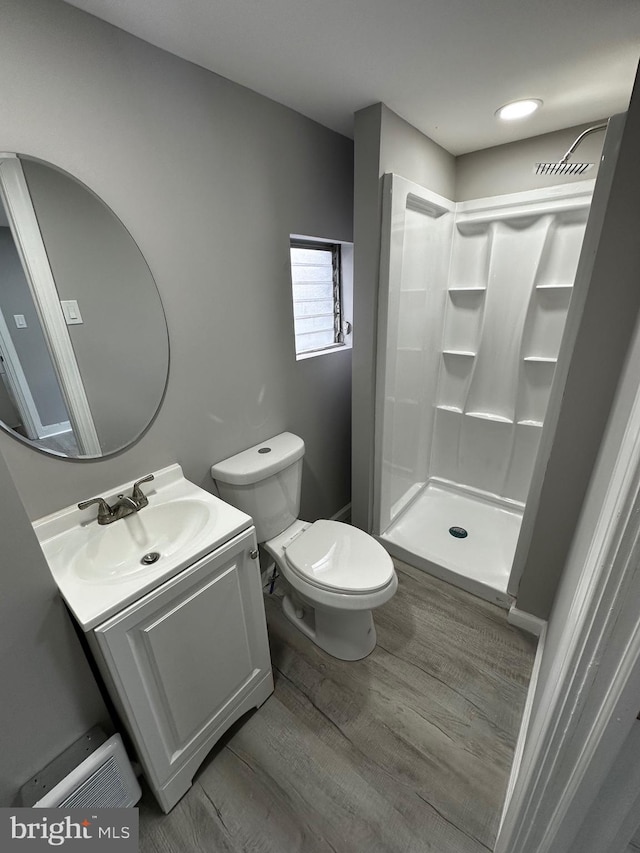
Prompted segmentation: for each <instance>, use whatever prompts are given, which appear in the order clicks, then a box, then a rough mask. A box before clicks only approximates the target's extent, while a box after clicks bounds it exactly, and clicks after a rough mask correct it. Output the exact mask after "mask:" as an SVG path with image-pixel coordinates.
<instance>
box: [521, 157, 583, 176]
mask: <svg viewBox="0 0 640 853" xmlns="http://www.w3.org/2000/svg"><path fill="white" fill-rule="evenodd" d="M592 166H593V163H567V161H566V160H565V159H564V158H563V159H562V160H560V162H558V163H536V165H535V167H534V170H533V173H534V175H583V174H584V173H585V172H588V171H589V169H591V167H592Z"/></svg>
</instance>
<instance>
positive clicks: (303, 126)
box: [0, 0, 353, 800]
mask: <svg viewBox="0 0 640 853" xmlns="http://www.w3.org/2000/svg"><path fill="white" fill-rule="evenodd" d="M0 19H1V20H2V27H1V28H0V72H1V75H2V79H3V81H4V83H3V86H4V89H3V99H2V114H3V129H2V145H1V148H2V150H7V151H17V152H22V153H25V154H29V155H31V156H33V157H36V158H39V159H42V160H45V161H50V162H52V163H54V164H56V165H57V166H59V167H60V168H62V169H64V170H65V171H68V172H70V173H71V174H74V175H75V176H76V177H78V178H79V179H80V180H81V181H82V182H83V183H84V184H86V185H87V186H88V187H90V188H91V189H92V190H93V191H94V192H96V193H97V194H98V195H99V196H100V197H101V198H103V199H104V201H105V202H106V203H107V204H108V205H109V206H110V207H111V208H112V210H114V211H115V212H116V214H117V215H118V216H119V217H120V218H121V220H122V221H123V223H124V224H125V226H126V227H127V228H128V230H129V231H130V232H131V234H132V235H133V236H134V238H135V239H136V241H137V243H138V245H139V246H140V248H141V250H142V252H143V254H144V256H145V258H146V259H147V261H148V263H149V266H150V268H151V271H152V273H153V275H154V277H155V279H156V282H157V285H158V289H159V291H160V293H161V297H162V300H163V303H164V306H165V310H166V314H167V321H168V326H169V335H170V341H171V370H170V378H169V384H168V388H167V393H166V397H165V400H164V403H163V406H162V408H161V411H160V413H159V415H158V416H157V418H156V419H155V421H154V423H153V424H152V426H151V428H150V429H149V431H148V432H147V433H146V434H145V435H144V436H143V437H142V438H141V439H140V441H139V442H138V443H137V444H136V445H135V446H133V447H132V448H130V449H129V450H127V451H125V452H123V453H122V454H121V455H118V456H115V457H113V458H110V459H106V460H100V461H96V462H82V463H81V462H75V463H73V462H66V461H62V460H58V459H55V458H52V457H48V456H45V455H43V454H38V453H36V452H35V451H32V450H29V449H28V448H25V447H23V446H22V445H21V444H20V443H18V442H17V441H13V440H12V439H11V438H10V437H8V436H5V435H2V436H0V452H2V453H3V454H4V455H5V456H6V461H7V465H8V467H9V468H10V471H11V474H12V476H13V479H14V481H15V484H16V487H17V490H18V492H19V495H20V499H21V500H22V502H23V503H24V505H25V507H26V509H27V511H28V514H29V515H30V517H31V518H35V517H39V516H41V515H43V514H46V513H49V512H51V511H53V510H56V509H59V508H61V507H63V506H65V505H68V504H71V503H74V502H76V501H78V500H80V499H82V498H85V497H90V496H92V495H94V494H97V493H98V494H99V493H101V492H103V491H106V490H108V489H109V488H110V487H112V486H114V485H117V484H119V483H121V482H131V480H133V478H135V477H138V476H140V475H141V474H145V473H147V472H148V471H152V470H154V469H157V468H160V467H162V466H164V465H167V464H169V463H171V462H175V461H177V462H179V463H181V464H182V465H183V467H184V470H185V473H186V475H187V476H188V477H190V478H191V479H192V480H193V481H195V482H196V483H199V484H201V485H203V486H204V487H205V488H208V489H211V488H212V487H213V484H212V481H211V479H210V477H209V466H210V465H211V463H212V462H214V461H216V460H219V459H221V458H223V457H225V456H228V455H229V454H232V453H235V452H236V451H238V450H240V449H242V448H243V447H246V446H249V445H250V444H253V443H255V442H257V441H260V440H262V439H263V438H265V437H268V436H271V435H273V434H275V433H277V432H280V431H281V430H284V429H290V430H293V431H294V432H297V433H299V434H300V435H301V436H302V437H303V438H304V439H305V442H306V444H307V448H308V453H307V457H306V466H305V481H304V494H303V507H302V511H303V513H304V515H306V517H307V518H309V519H313V518H317V517H320V516H322V515H325V516H326V515H331V514H333V513H334V512H336V511H337V510H339V509H340V508H342V507H343V506H344V505H345V504H346V503H347V502H348V500H349V488H350V482H349V478H350V468H349V457H350V437H351V432H350V406H351V353H350V351H343V352H338V353H333V354H330V355H328V356H325V357H322V358H316V359H307V360H304V361H300V362H296V360H295V350H294V340H293V319H292V314H293V312H292V306H291V294H290V274H289V266H288V258H289V234H290V233H299V234H309V235H317V236H320V237H330V238H335V239H337V240H347V241H348V240H351V239H352V185H353V145H352V143H351V141H350V140H348V139H345V138H344V137H342V136H339V135H338V134H336V133H333V132H331V131H329V130H326V129H324V128H322V127H320V126H319V125H317V124H315V123H314V122H312V121H309V120H308V119H306V118H303V117H302V116H300V115H297V114H296V113H294V112H292V111H291V110H288V109H286V108H284V107H281V106H279V105H277V104H275V103H273V102H271V101H269V100H267V99H265V98H262V97H260V96H258V95H256V94H254V93H252V92H250V91H248V90H246V89H243V88H242V87H240V86H237V85H234V84H233V83H230V82H227V81H225V80H223V79H221V78H219V77H216V76H215V75H213V74H211V73H209V72H207V71H204V70H203V69H200V68H198V67H196V66H193V65H190V64H188V63H186V62H183V61H182V60H180V59H177V58H175V57H172V56H170V55H168V54H166V53H164V52H162V51H160V50H158V49H156V48H153V47H151V46H150V45H148V44H145V43H144V42H141V41H139V40H137V39H135V38H133V37H131V36H128V35H126V34H125V33H123V32H121V31H119V30H117V29H115V28H113V27H110V26H109V25H107V24H105V23H103V22H101V21H98V20H97V19H94V18H92V17H90V16H88V15H85V14H83V13H82V12H80V11H78V10H76V9H74V8H72V7H70V6H67V5H66V4H64V3H62V2H57V0H0ZM112 334H113V335H114V337H115V338H116V340H117V336H118V334H119V333H118V330H117V329H112ZM112 391H113V407H114V409H115V410H117V409H118V407H119V405H120V402H119V396H118V388H117V383H114V385H113V388H112ZM0 478H1V480H2V483H1V486H2V487H1V488H0V500H1V501H2V505H3V512H2V513H0V530H1V534H2V546H3V558H4V559H3V569H2V571H3V574H4V577H3V587H2V588H3V596H2V607H3V620H2V622H0V624H1V626H2V627H1V628H0V641H1V642H0V646H1V647H2V661H3V676H4V677H3V680H2V685H3V697H4V698H3V703H2V710H1V711H0V714H1V715H2V725H1V731H2V738H3V741H4V740H6V741H7V743H4V742H3V749H2V753H3V760H2V762H1V763H2V771H1V772H2V774H3V775H2V785H3V795H4V797H5V798H6V800H8V799H9V798H10V797H11V795H12V793H13V792H14V791H15V790H16V789H17V788H18V787H19V786H20V785H21V784H22V783H23V782H25V781H26V780H27V779H28V778H29V776H30V775H32V773H34V772H36V771H37V770H39V769H40V768H41V766H42V765H43V764H45V763H46V762H47V761H49V760H50V759H51V758H53V757H54V756H55V755H56V754H58V753H59V752H60V751H61V749H63V748H65V747H66V746H67V745H68V744H69V743H70V742H71V741H73V740H74V738H75V737H77V736H78V735H79V734H80V733H81V732H83V731H84V730H85V729H86V728H88V727H89V726H90V725H92V724H94V723H95V722H98V721H99V719H100V718H101V717H102V716H103V709H102V706H101V705H100V702H99V700H98V698H97V697H96V695H95V687H94V684H93V682H92V680H91V677H90V676H89V675H88V673H87V671H86V666H85V664H84V662H83V658H82V656H81V655H80V654H79V653H78V648H77V644H76V641H75V638H74V637H73V635H72V634H71V633H70V628H69V624H68V622H67V621H65V615H64V612H63V610H62V607H61V604H60V600H59V599H58V598H57V596H56V593H55V590H54V587H53V583H52V581H51V578H50V576H49V574H48V573H47V571H46V567H45V566H44V563H43V559H42V554H41V552H40V551H39V550H38V546H37V543H36V542H35V539H34V537H33V534H32V532H31V530H30V528H29V525H28V523H27V521H26V516H25V515H24V513H23V511H22V508H21V506H20V500H19V498H18V496H17V495H16V492H15V489H14V488H13V485H12V483H11V479H10V478H9V476H8V474H7V472H6V471H5V470H4V467H2V468H0ZM5 480H6V481H7V483H6V485H5V483H4V481H5ZM5 611H6V617H5V615H4V613H5Z"/></svg>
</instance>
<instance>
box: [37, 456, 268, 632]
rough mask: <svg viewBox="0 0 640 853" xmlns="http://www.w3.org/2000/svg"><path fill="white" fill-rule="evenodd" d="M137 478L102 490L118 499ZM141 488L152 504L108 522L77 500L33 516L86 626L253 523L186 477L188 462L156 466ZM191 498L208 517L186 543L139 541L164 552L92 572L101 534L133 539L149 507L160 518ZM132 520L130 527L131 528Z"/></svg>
mask: <svg viewBox="0 0 640 853" xmlns="http://www.w3.org/2000/svg"><path fill="white" fill-rule="evenodd" d="M132 483H133V480H132V481H131V483H125V484H123V485H121V486H118V487H117V488H114V489H110V490H109V491H108V492H105V493H103V495H102V496H103V497H104V498H105V499H106V500H107V501H108V502H109V503H110V504H112V503H114V501H115V500H116V499H117V496H118V495H119V494H122V493H124V494H129V493H130V491H131V485H132ZM143 489H144V493H145V495H146V496H147V497H148V499H149V505H148V507H144V508H143V509H141V510H139V512H137V513H133V514H132V515H130V516H128V517H126V518H123V519H120V520H119V521H115V522H113V524H110V525H102V526H100V525H98V521H97V518H96V515H97V507H96V506H95V505H94V506H92V507H90V508H89V509H85V510H79V509H78V508H77V506H76V505H75V504H74V505H73V506H70V507H66V508H64V509H62V510H59V511H58V512H55V513H52V514H51V515H47V516H44V517H43V518H40V519H38V520H37V521H34V522H33V528H34V530H35V533H36V536H37V537H38V541H39V542H40V547H41V548H42V550H43V552H44V555H45V557H46V559H47V563H48V565H49V568H50V570H51V574H52V575H53V578H54V580H55V582H56V584H57V585H58V589H59V590H60V593H61V594H62V597H63V598H64V599H65V601H66V602H67V604H68V605H69V607H70V609H71V611H72V612H73V614H74V616H75V617H76V619H77V621H78V622H79V624H80V626H81V627H82V629H83V630H84V631H90V630H91V629H92V628H95V627H96V625H99V624H100V623H101V622H104V620H105V619H108V618H109V617H110V616H113V615H114V614H115V613H117V612H118V611H119V610H122V609H123V608H124V607H126V606H127V605H129V604H131V603H132V602H134V601H136V600H137V599H139V598H142V596H143V595H145V594H146V593H147V592H149V591H151V590H152V589H154V588H155V587H157V586H160V584H162V583H164V582H165V581H166V580H169V578H171V577H173V576H174V575H176V574H178V573H179V572H180V571H182V570H183V569H186V568H187V567H188V566H190V565H193V563H195V562H197V561H198V560H199V559H200V558H202V557H204V556H205V555H206V554H208V553H210V552H211V551H213V550H215V549H216V548H218V547H219V546H220V545H222V544H224V543H225V542H227V541H229V540H230V539H232V538H233V537H234V536H236V535H237V534H238V533H241V532H243V531H245V530H248V529H249V528H250V527H251V526H252V525H253V521H252V519H251V517H250V516H248V515H246V514H245V513H243V512H241V511H240V510H238V509H236V508H235V507H232V506H230V505H229V504H227V503H225V502H224V501H221V500H220V498H217V497H215V496H214V495H212V494H210V493H209V492H207V491H205V490H204V489H201V488H199V487H198V486H196V485H194V484H193V483H191V482H190V481H189V480H186V479H185V478H184V476H183V474H182V468H181V467H180V466H179V465H177V464H175V465H169V466H168V467H167V468H163V469H161V470H160V471H156V472H154V480H153V481H152V482H150V483H146V484H145V486H144V487H143ZM85 497H89V496H85V495H80V496H79V498H78V500H82V499H84V498H85ZM187 502H192V503H193V502H197V503H198V504H199V505H200V506H201V507H202V508H203V511H204V510H206V513H207V518H208V523H207V524H205V525H204V526H202V527H201V528H200V529H198V530H196V531H195V532H193V534H192V533H191V532H190V533H189V536H188V537H183V539H186V541H185V543H184V544H183V545H182V547H180V548H177V549H176V550H173V551H172V550H171V548H170V547H169V548H168V549H165V548H163V546H162V544H160V545H155V543H154V542H152V541H149V542H145V543H144V546H141V553H140V557H141V556H142V554H143V553H145V551H146V550H157V551H159V552H160V553H161V557H160V559H159V560H158V561H157V562H156V563H153V564H151V565H149V566H140V568H139V569H138V568H137V565H138V563H137V562H136V564H135V565H136V569H135V570H134V571H131V570H130V569H128V570H127V571H125V572H124V574H123V575H122V576H120V575H119V574H118V573H117V570H116V571H114V572H112V573H111V574H110V575H109V574H108V573H107V572H102V573H96V574H95V575H92V572H91V570H90V568H87V567H86V566H85V565H83V559H84V555H87V557H88V559H87V562H88V563H89V562H90V561H89V558H91V557H94V558H95V556H96V554H98V556H100V544H101V541H102V540H103V538H104V537H108V536H109V535H110V533H111V535H112V537H113V536H114V535H115V536H117V537H118V539H122V537H123V535H124V538H125V539H128V540H131V539H134V538H135V534H136V533H137V530H136V529H135V525H138V527H144V526H145V525H144V519H145V516H144V513H145V512H147V510H148V509H151V514H149V515H148V516H147V518H149V519H150V518H151V517H152V515H153V512H154V508H156V509H159V508H161V509H162V513H163V516H161V520H162V517H164V518H167V517H168V518H170V517H171V511H172V507H173V508H175V514H176V515H178V513H179V512H180V511H182V510H184V506H185V503H187ZM138 516H139V518H138ZM118 525H124V527H120V528H118V530H114V531H113V532H112V531H110V528H117V527H118ZM127 527H128V528H130V529H131V530H132V533H131V535H129V533H128V530H127ZM143 538H144V533H143ZM165 538H166V537H165ZM130 547H131V546H130ZM79 566H80V570H79V568H78V567H79ZM105 568H106V569H108V568H109V566H105Z"/></svg>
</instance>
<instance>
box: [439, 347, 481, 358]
mask: <svg viewBox="0 0 640 853" xmlns="http://www.w3.org/2000/svg"><path fill="white" fill-rule="evenodd" d="M442 355H461V356H462V357H463V358H475V357H476V354H475V352H471V351H470V350H464V349H443V350H442Z"/></svg>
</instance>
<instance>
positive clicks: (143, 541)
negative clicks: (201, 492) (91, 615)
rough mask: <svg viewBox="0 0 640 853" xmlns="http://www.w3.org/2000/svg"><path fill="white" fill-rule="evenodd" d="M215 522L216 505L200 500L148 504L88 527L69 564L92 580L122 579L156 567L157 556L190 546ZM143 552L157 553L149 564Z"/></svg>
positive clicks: (170, 554) (147, 553) (107, 581)
mask: <svg viewBox="0 0 640 853" xmlns="http://www.w3.org/2000/svg"><path fill="white" fill-rule="evenodd" d="M214 525H215V507H213V506H211V504H209V503H205V502H204V501H200V500H192V499H190V498H185V499H184V500H181V501H180V500H176V501H167V502H166V503H162V504H159V505H157V506H153V505H152V504H149V505H148V506H146V507H144V509H141V510H140V511H139V512H136V513H133V515H128V516H127V517H126V518H122V519H120V521H114V522H113V524H105V525H103V526H99V525H98V526H97V528H92V529H91V533H90V534H89V535H88V536H85V537H83V538H84V539H85V540H86V541H84V543H83V544H81V545H79V547H78V549H77V550H76V551H75V553H74V554H73V556H72V557H71V561H70V565H69V569H70V571H72V572H75V574H77V576H78V577H79V578H82V579H83V580H85V581H89V582H91V583H120V582H121V581H123V580H126V579H128V578H129V577H131V575H136V574H142V573H145V572H146V573H150V572H153V571H155V570H156V563H157V562H158V561H159V560H163V559H165V558H166V557H169V556H172V555H174V554H176V553H179V552H180V551H182V550H183V549H185V548H187V549H188V548H189V545H190V543H191V542H192V541H193V540H194V538H195V537H197V536H198V535H199V534H201V533H202V531H203V530H204V529H205V528H206V527H207V526H211V527H213V526H214ZM85 532H86V531H85ZM147 555H153V557H154V558H155V559H154V560H153V562H152V563H145V562H143V558H144V557H145V556H147ZM156 555H158V556H157V557H156Z"/></svg>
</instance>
